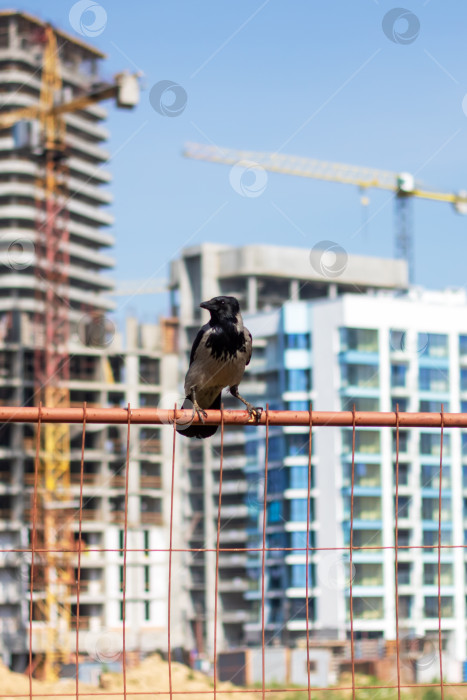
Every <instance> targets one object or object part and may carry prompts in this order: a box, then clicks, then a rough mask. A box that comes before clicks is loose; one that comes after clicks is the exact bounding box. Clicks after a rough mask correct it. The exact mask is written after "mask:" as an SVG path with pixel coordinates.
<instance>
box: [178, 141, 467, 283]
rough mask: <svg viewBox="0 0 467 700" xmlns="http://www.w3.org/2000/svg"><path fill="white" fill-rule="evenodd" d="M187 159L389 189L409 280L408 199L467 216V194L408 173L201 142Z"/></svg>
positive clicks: (188, 146)
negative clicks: (426, 184)
mask: <svg viewBox="0 0 467 700" xmlns="http://www.w3.org/2000/svg"><path fill="white" fill-rule="evenodd" d="M183 155H184V156H185V157H186V158H192V159H194V160H205V161H208V162H210V163H224V164H226V165H239V166H241V165H243V166H245V168H255V167H256V168H262V169H263V170H267V171H269V172H273V173H282V174H283V175H295V176H297V177H308V178H313V179H315V180H326V181H328V182H340V183H342V184H345V185H355V186H357V187H359V188H360V190H367V189H369V188H370V187H373V188H375V189H379V190H387V191H390V192H393V193H394V195H395V204H396V217H397V218H396V221H397V228H396V238H395V247H396V254H397V256H398V257H401V258H403V259H405V260H406V261H407V264H408V268H409V279H410V281H413V277H414V257H413V230H412V224H411V215H410V207H409V200H410V199H412V198H413V197H418V198H420V199H429V200H432V201H435V202H447V203H448V204H453V205H454V208H455V210H456V211H457V213H459V214H467V192H465V191H463V192H459V193H457V194H456V193H453V192H436V191H432V190H430V189H424V188H423V187H420V186H418V185H416V184H415V180H414V177H413V176H412V175H410V174H409V173H395V172H391V171H389V170H379V169H377V168H367V167H362V166H358V165H347V164H345V163H332V162H327V161H322V160H316V159H315V158H304V157H302V156H292V155H286V154H282V153H271V152H261V151H243V150H238V149H235V148H221V147H220V146H211V145H208V144H202V143H187V144H186V145H185V148H184V150H183Z"/></svg>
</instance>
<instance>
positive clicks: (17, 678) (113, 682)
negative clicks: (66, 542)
mask: <svg viewBox="0 0 467 700" xmlns="http://www.w3.org/2000/svg"><path fill="white" fill-rule="evenodd" d="M373 683H375V680H374V679H369V678H366V677H365V676H357V677H356V685H366V684H373ZM376 684H377V681H376ZM340 685H341V686H347V687H348V686H351V678H350V677H349V678H342V679H341V683H340ZM168 688H169V667H168V664H167V662H166V661H164V660H163V659H162V658H161V657H160V656H159V655H158V654H154V655H152V656H149V657H147V658H146V659H145V660H144V661H143V662H142V663H141V664H140V665H139V666H136V667H134V668H131V669H128V670H127V672H126V691H127V692H126V695H125V694H124V692H123V675H122V674H121V673H103V674H102V675H101V681H100V685H99V687H96V686H94V685H89V684H86V683H80V684H79V689H78V693H79V694H78V697H79V698H83V700H84V699H85V698H108V700H170V694H169V693H168V692H164V691H168ZM216 690H217V691H218V693H219V695H218V697H219V700H262V692H261V689H260V688H256V689H244V688H239V687H237V686H234V685H233V684H232V683H217V686H216ZM172 691H173V700H211V699H212V698H214V692H213V691H214V684H213V680H212V679H211V678H208V677H207V676H205V675H204V674H203V673H201V672H199V671H193V670H191V669H189V668H188V667H187V666H184V665H183V664H179V663H176V662H173V663H172ZM229 691H230V692H229ZM232 691H233V692H232ZM9 693H11V695H9ZM30 697H31V696H30V687H29V678H28V677H27V676H25V675H24V674H20V673H13V672H12V671H10V670H9V669H7V668H6V667H5V666H4V665H3V664H1V662H0V698H1V700H18V698H26V699H27V698H30ZM351 697H352V692H351V690H349V691H336V690H335V689H332V688H328V689H323V690H321V691H317V692H316V691H312V692H311V700H331V699H332V700H347V699H350V698H351ZM402 697H404V699H405V700H409V698H416V699H417V700H437V699H438V698H441V693H440V691H439V689H435V688H420V689H417V690H415V689H410V690H405V691H404V690H403V691H402ZM444 697H445V700H451V698H453V700H454V699H455V700H459V699H460V698H466V699H467V692H466V689H465V688H462V689H460V688H449V689H446V690H445V694H444ZM32 698H37V699H38V698H41V700H47V699H48V698H50V700H52V699H54V700H70V698H71V699H72V698H76V684H75V681H73V680H67V681H60V682H58V683H53V684H50V683H45V682H42V681H34V680H33V682H32ZM356 698H357V700H374V698H377V699H378V700H392V699H393V698H394V700H396V698H397V690H395V689H381V690H376V689H368V690H359V691H357V693H356ZM266 700H308V693H307V691H298V690H291V691H290V692H284V691H280V690H278V689H271V690H268V691H267V692H266Z"/></svg>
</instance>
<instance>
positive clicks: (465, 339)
mask: <svg viewBox="0 0 467 700" xmlns="http://www.w3.org/2000/svg"><path fill="white" fill-rule="evenodd" d="M459 355H460V356H461V357H465V356H466V355H467V335H460V336H459Z"/></svg>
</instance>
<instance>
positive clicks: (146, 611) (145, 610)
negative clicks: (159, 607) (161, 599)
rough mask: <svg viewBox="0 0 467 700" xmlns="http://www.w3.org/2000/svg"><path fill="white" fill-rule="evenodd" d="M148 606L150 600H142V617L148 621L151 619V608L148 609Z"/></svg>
mask: <svg viewBox="0 0 467 700" xmlns="http://www.w3.org/2000/svg"><path fill="white" fill-rule="evenodd" d="M150 608H151V603H150V601H149V600H145V601H144V619H145V620H146V622H148V621H149V620H150V619H151V615H150V612H151V610H150Z"/></svg>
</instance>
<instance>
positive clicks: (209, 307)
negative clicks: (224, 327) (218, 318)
mask: <svg viewBox="0 0 467 700" xmlns="http://www.w3.org/2000/svg"><path fill="white" fill-rule="evenodd" d="M200 307H201V308H202V309H207V310H208V311H212V310H213V309H214V308H215V305H214V303H213V302H212V301H202V302H201V304H200Z"/></svg>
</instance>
